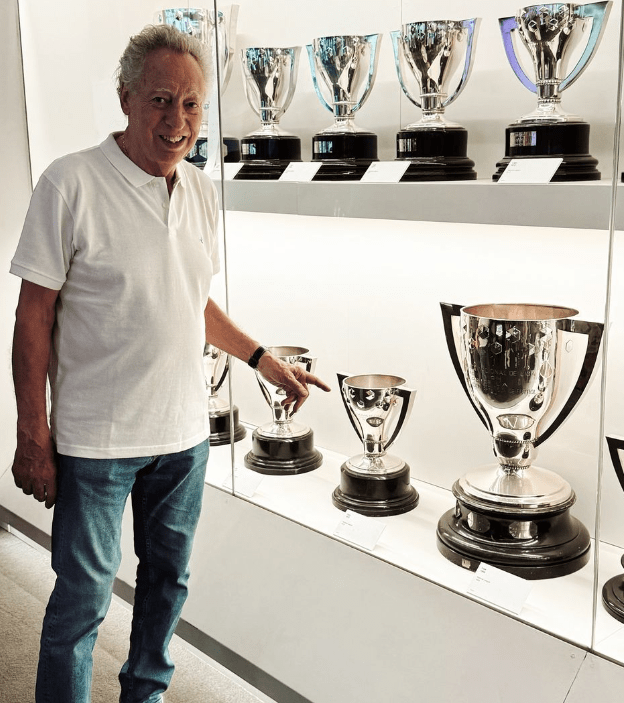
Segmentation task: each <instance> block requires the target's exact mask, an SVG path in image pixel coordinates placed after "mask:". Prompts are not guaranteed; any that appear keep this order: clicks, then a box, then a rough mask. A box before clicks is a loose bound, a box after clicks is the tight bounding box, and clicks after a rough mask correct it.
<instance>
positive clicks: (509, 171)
mask: <svg viewBox="0 0 624 703" xmlns="http://www.w3.org/2000/svg"><path fill="white" fill-rule="evenodd" d="M562 161H563V159H562V158H556V159H554V158H553V159H550V158H548V159H512V160H511V161H510V162H509V164H507V168H506V169H505V170H504V171H503V173H502V175H501V177H500V178H499V179H498V182H499V183H550V181H551V179H552V177H553V176H554V175H555V171H556V170H557V169H558V168H559V166H560V165H561V162H562Z"/></svg>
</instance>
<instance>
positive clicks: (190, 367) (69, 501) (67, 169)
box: [11, 26, 329, 703]
mask: <svg viewBox="0 0 624 703" xmlns="http://www.w3.org/2000/svg"><path fill="white" fill-rule="evenodd" d="M206 65H207V64H206V58H205V49H204V46H203V45H202V44H201V43H200V42H198V41H196V40H195V39H193V38H191V37H188V36H186V35H184V34H181V33H180V32H178V31H177V30H175V29H173V28H172V27H169V26H160V27H147V28H146V29H144V30H143V32H141V33H140V34H139V35H137V36H136V37H133V38H132V39H131V40H130V43H129V45H128V47H127V48H126V50H125V52H124V54H123V56H122V58H121V60H120V66H119V70H118V92H119V97H120V103H121V107H122V110H123V112H124V113H125V114H126V115H127V118H128V126H127V128H126V130H125V131H124V132H122V133H119V134H113V135H110V136H109V138H108V139H107V140H106V141H104V142H103V143H102V144H101V145H100V146H98V147H95V148H92V149H88V150H86V151H83V152H79V153H77V154H71V155H69V156H66V157H63V158H61V159H59V160H57V161H55V162H54V163H53V164H52V165H51V166H50V167H49V168H48V169H47V170H46V172H45V173H44V174H43V176H42V177H41V179H40V181H39V183H38V185H37V188H36V189H35V192H34V194H33V198H32V201H31V206H30V208H29V211H28V215H27V217H26V222H25V224H24V230H23V232H22V237H21V239H20V243H19V245H18V249H17V252H16V254H15V257H14V259H13V261H12V264H11V271H12V273H15V274H16V275H18V276H21V277H22V279H23V281H22V287H21V292H20V297H19V303H18V307H17V312H16V325H15V338H14V352H13V375H14V380H15V390H16V399H17V408H18V427H17V439H18V442H17V449H16V453H15V460H14V464H13V474H14V477H15V483H16V485H17V486H18V487H19V488H21V489H22V490H23V491H24V493H26V494H27V495H31V494H32V495H33V496H34V497H35V498H36V499H37V500H38V501H41V502H45V505H46V507H48V508H50V507H52V506H53V505H55V506H56V507H55V511H54V520H53V528H52V566H53V568H54V570H55V571H56V574H57V579H56V584H55V588H54V591H53V593H52V595H51V597H50V602H49V604H48V608H47V611H46V616H45V620H44V625H43V632H42V637H41V651H40V659H39V668H38V674H37V688H36V700H37V703H43V702H44V701H45V702H47V703H87V702H88V701H89V700H90V684H91V667H92V649H93V646H94V644H95V639H96V636H97V628H98V626H99V624H100V622H101V621H102V619H103V618H104V615H105V614H106V611H107V609H108V606H109V604H110V599H111V593H112V585H113V579H114V576H115V573H116V571H117V568H118V566H119V561H120V558H121V553H120V529H121V518H122V513H123V509H124V505H125V502H126V499H127V497H128V495H131V497H132V505H133V516H134V518H133V519H134V539H135V551H136V553H137V556H138V558H139V566H138V569H137V582H136V591H135V604H134V611H133V623H132V634H131V639H130V652H129V656H128V660H127V661H126V663H125V664H124V666H123V668H122V670H121V673H120V676H119V678H120V683H121V697H120V701H122V702H123V703H139V702H140V703H156V702H157V701H161V700H162V697H161V696H162V693H163V692H164V691H165V690H166V688H167V686H168V684H169V681H170V679H171V676H172V674H173V664H172V662H171V660H170V658H169V654H168V643H169V641H170V638H171V636H172V634H173V631H174V629H175V626H176V623H177V621H178V618H179V616H180V611H181V608H182V605H183V602H184V600H185V598H186V592H187V582H188V562H189V557H190V551H191V545H192V541H193V536H194V532H195V527H196V525H197V521H198V519H199V511H200V506H201V496H202V489H203V483H204V471H205V466H206V461H207V457H208V440H207V438H208V436H209V433H210V423H209V417H208V404H207V390H206V382H205V379H204V377H203V366H202V353H203V348H204V343H205V342H206V341H208V342H210V343H212V344H214V345H215V346H217V347H220V348H221V349H223V350H225V351H226V352H228V353H230V354H232V355H234V356H236V357H238V358H239V359H242V360H244V361H249V363H250V365H252V366H257V368H258V369H259V371H260V372H261V373H262V374H263V376H265V377H266V378H267V379H269V380H271V381H272V382H273V383H276V384H279V385H282V386H283V388H284V389H285V390H286V391H287V397H286V400H285V402H290V403H294V407H295V409H297V408H298V407H299V406H300V405H301V403H302V402H303V401H304V400H305V398H306V396H307V395H308V389H307V385H308V384H310V383H311V384H314V385H316V386H318V387H320V388H322V389H323V390H329V388H328V387H327V386H326V385H325V384H324V383H323V382H322V381H320V380H319V379H318V378H316V377H315V376H313V375H311V374H308V373H306V372H305V371H303V370H302V369H299V368H297V367H293V366H290V365H287V364H284V363H283V362H282V361H281V360H279V359H277V358H275V357H273V356H272V355H271V354H270V353H268V352H265V351H264V350H263V348H262V347H260V345H259V344H258V342H256V341H254V340H253V339H251V338H250V337H248V336H247V335H246V334H244V333H243V332H242V331H241V330H239V329H238V328H237V327H236V326H235V325H234V324H233V323H232V321H231V320H230V319H229V318H228V317H227V316H226V315H225V314H224V313H223V312H222V311H221V310H220V309H219V308H218V306H217V305H216V304H215V303H214V302H213V301H212V300H211V299H210V298H209V287H210V280H211V277H212V275H213V274H215V273H216V272H217V271H218V269H219V258H218V252H217V243H216V220H217V211H218V205H217V198H216V194H215V188H214V185H213V184H212V183H211V181H210V180H209V178H208V177H207V176H206V175H205V174H203V173H202V172H201V171H200V170H199V169H197V168H195V167H194V166H192V165H189V164H187V163H186V162H184V161H183V157H184V155H185V154H186V153H188V151H189V150H190V148H191V147H192V146H193V144H194V142H195V139H196V138H197V135H198V131H199V127H200V123H201V113H202V108H201V106H202V103H203V99H204V95H205V92H206V83H207V78H208V72H207V68H206ZM48 376H49V379H50V387H51V392H52V406H51V415H50V426H48V421H47V413H46V378H47V377H48Z"/></svg>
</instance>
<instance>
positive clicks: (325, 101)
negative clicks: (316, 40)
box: [306, 44, 334, 114]
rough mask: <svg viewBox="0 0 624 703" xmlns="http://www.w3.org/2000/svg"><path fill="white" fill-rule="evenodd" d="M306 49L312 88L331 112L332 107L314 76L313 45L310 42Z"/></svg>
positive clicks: (332, 110)
mask: <svg viewBox="0 0 624 703" xmlns="http://www.w3.org/2000/svg"><path fill="white" fill-rule="evenodd" d="M306 49H307V50H308V58H309V59H310V71H311V72H312V83H313V84H314V90H315V91H316V94H317V95H318V98H319V100H320V101H321V104H322V105H325V107H326V108H327V109H328V110H329V111H330V112H331V113H332V114H333V112H334V108H333V107H332V106H331V105H330V104H329V103H328V102H327V100H325V96H324V95H323V93H321V89H320V87H319V84H318V79H317V77H316V66H315V63H314V47H313V46H312V44H307V45H306Z"/></svg>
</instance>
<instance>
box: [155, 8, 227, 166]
mask: <svg viewBox="0 0 624 703" xmlns="http://www.w3.org/2000/svg"><path fill="white" fill-rule="evenodd" d="M237 19H238V5H231V6H230V7H229V8H228V10H227V11H226V12H222V11H219V12H218V13H217V20H218V21H217V23H216V26H215V12H214V10H208V9H206V8H203V7H202V8H194V7H173V8H170V9H167V10H159V11H158V12H157V13H156V16H155V22H156V24H170V25H173V26H174V27H175V28H176V29H178V30H180V31H181V32H183V33H184V34H190V35H192V36H194V37H196V38H197V39H199V40H200V41H202V42H204V44H206V45H207V46H208V47H209V49H210V55H211V57H212V63H213V65H214V66H217V68H216V69H215V70H216V71H218V76H219V85H220V88H221V93H223V92H225V89H226V88H227V84H228V82H229V80H230V76H231V74H232V66H233V65H234V64H233V57H234V44H235V40H236V21H237ZM217 33H218V36H215V35H216V34H217ZM217 50H218V52H219V61H218V64H217V60H216V56H217ZM211 88H212V90H211V93H210V95H208V96H207V100H208V102H207V103H205V104H204V114H203V118H204V119H203V120H202V123H201V128H200V130H199V136H198V137H197V141H196V142H195V144H194V146H193V148H192V149H191V151H190V152H189V153H188V154H187V156H186V157H185V158H186V160H187V161H190V163H192V164H195V166H197V167H198V168H201V169H202V170H203V169H205V168H206V164H208V170H209V171H212V170H213V168H215V167H216V165H217V163H218V161H219V158H220V156H221V154H220V150H219V147H218V145H219V111H218V98H217V81H213V84H212V86H211ZM211 108H212V109H211ZM222 151H223V152H224V157H223V160H224V161H234V162H236V161H239V160H240V142H239V140H238V139H235V138H234V137H223V149H222Z"/></svg>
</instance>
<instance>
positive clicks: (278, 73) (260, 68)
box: [235, 46, 301, 179]
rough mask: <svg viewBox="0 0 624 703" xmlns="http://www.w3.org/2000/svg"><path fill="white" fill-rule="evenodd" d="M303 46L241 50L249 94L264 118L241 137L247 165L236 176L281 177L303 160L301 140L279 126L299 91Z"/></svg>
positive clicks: (241, 177) (255, 110)
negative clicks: (258, 127) (287, 168)
mask: <svg viewBox="0 0 624 703" xmlns="http://www.w3.org/2000/svg"><path fill="white" fill-rule="evenodd" d="M300 51H301V47H298V46H295V47H291V48H288V49H271V48H269V49H265V48H256V47H250V48H249V49H243V50H242V51H241V60H242V65H243V77H244V80H245V93H246V94H247V100H248V101H249V104H250V105H251V108H252V110H253V111H254V112H255V113H256V114H257V115H258V116H259V117H260V122H261V127H260V129H258V130H256V131H254V132H252V133H251V134H248V135H247V136H246V137H243V139H242V140H241V153H242V156H241V160H242V161H243V163H244V165H243V167H242V168H241V170H240V171H239V172H238V173H237V174H236V177H235V178H236V179H251V178H262V179H277V178H279V177H280V176H281V175H282V173H283V172H284V170H285V169H286V167H287V166H288V164H289V163H290V162H291V161H301V140H300V139H299V137H295V136H293V135H292V134H287V133H286V132H284V131H283V130H281V129H280V127H279V121H280V118H281V116H282V115H283V114H284V113H285V112H286V110H287V109H288V106H289V105H290V102H291V100H292V97H293V95H294V93H295V85H296V83H297V70H298V68H299V53H300Z"/></svg>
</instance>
